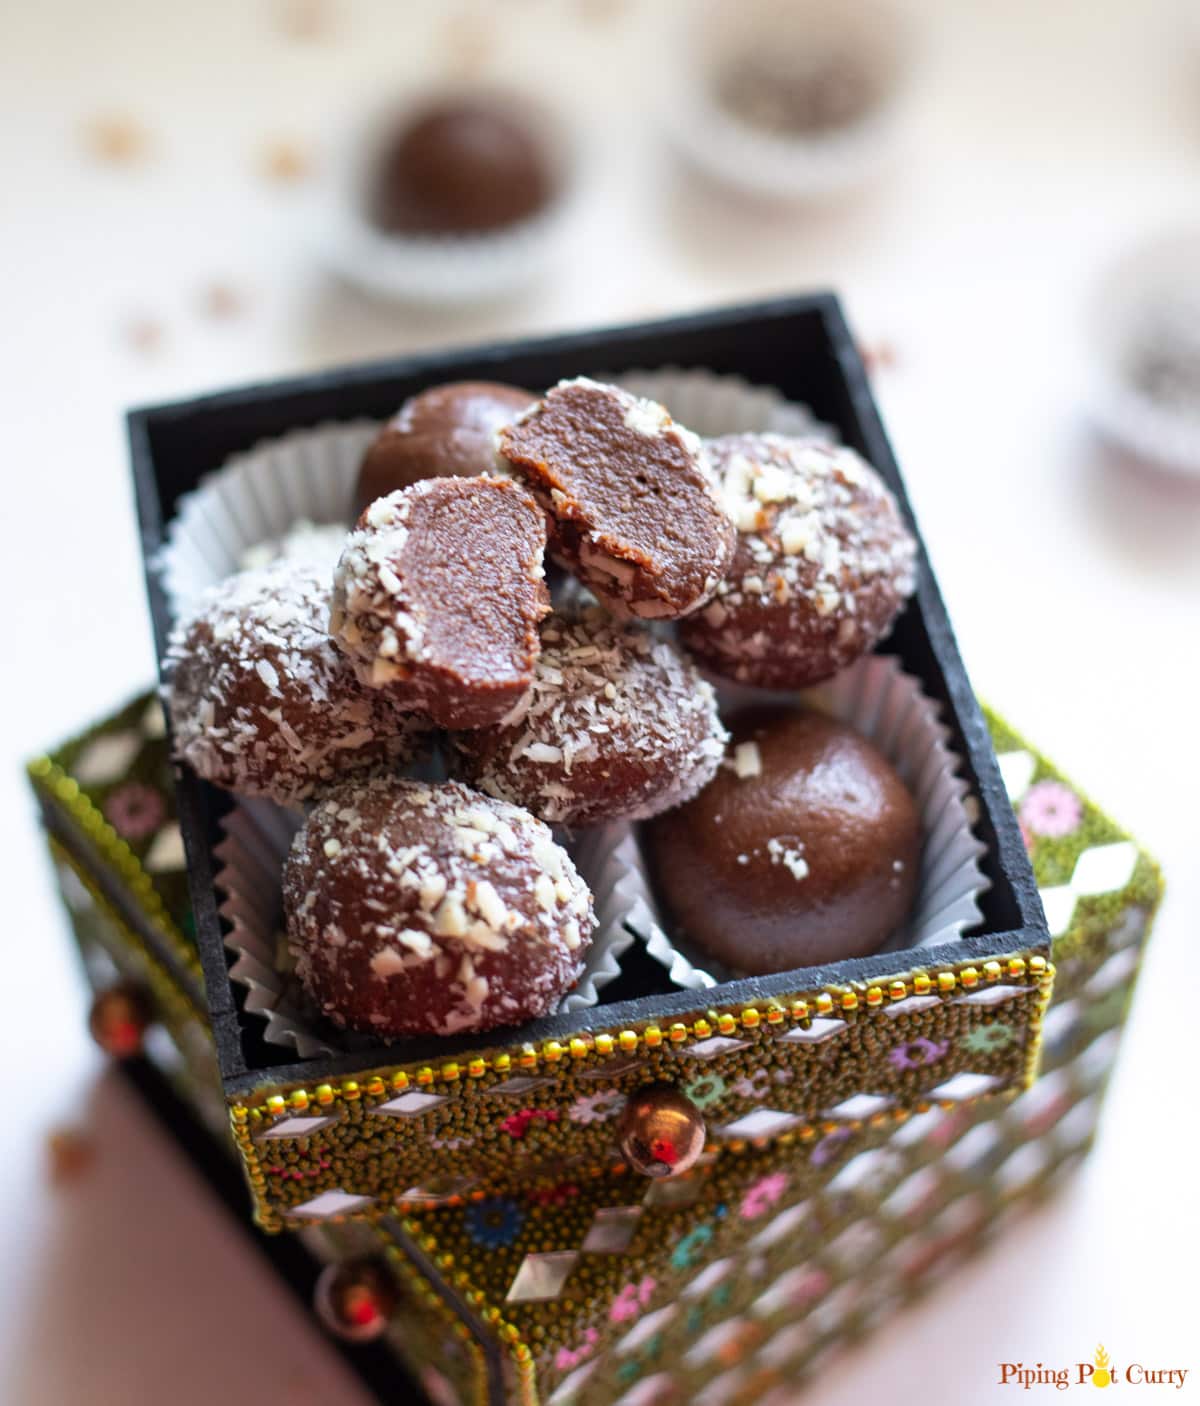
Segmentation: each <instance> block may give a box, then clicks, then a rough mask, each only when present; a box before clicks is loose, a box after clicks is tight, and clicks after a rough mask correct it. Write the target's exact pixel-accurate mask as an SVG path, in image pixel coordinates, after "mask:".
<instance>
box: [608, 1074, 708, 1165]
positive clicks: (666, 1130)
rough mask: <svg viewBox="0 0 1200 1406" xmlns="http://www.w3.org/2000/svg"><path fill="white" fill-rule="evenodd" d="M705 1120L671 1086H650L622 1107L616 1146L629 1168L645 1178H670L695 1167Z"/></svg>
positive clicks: (641, 1090)
mask: <svg viewBox="0 0 1200 1406" xmlns="http://www.w3.org/2000/svg"><path fill="white" fill-rule="evenodd" d="M704 1136H705V1128H704V1118H703V1116H702V1114H701V1113H700V1111H699V1109H697V1107H696V1106H695V1104H694V1103H692V1102H691V1100H690V1099H687V1098H685V1097H684V1095H683V1094H681V1093H680V1092H679V1090H678V1089H676V1088H675V1087H674V1086H673V1085H671V1084H650V1085H648V1086H647V1087H646V1088H644V1089H640V1090H639V1091H638V1092H637V1093H636V1094H634V1095H633V1097H632V1098H631V1099H630V1100H629V1102H628V1103H627V1104H626V1105H625V1111H624V1112H623V1113H622V1115H621V1122H620V1125H619V1127H618V1129H617V1143H618V1145H619V1146H620V1148H621V1152H622V1153H623V1154H624V1156H625V1158H626V1160H627V1161H628V1162H629V1164H630V1165H631V1166H632V1167H633V1168H634V1169H635V1170H636V1171H639V1172H641V1173H642V1175H643V1176H647V1177H670V1176H676V1175H678V1174H679V1173H680V1172H686V1171H688V1170H690V1169H691V1168H692V1167H694V1166H695V1165H696V1163H697V1161H698V1160H699V1158H700V1154H701V1153H702V1152H703V1151H704Z"/></svg>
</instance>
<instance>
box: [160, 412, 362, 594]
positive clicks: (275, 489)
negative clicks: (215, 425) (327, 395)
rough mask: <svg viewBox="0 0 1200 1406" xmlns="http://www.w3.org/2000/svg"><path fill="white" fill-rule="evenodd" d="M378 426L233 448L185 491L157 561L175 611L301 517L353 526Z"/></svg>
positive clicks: (335, 428) (298, 433)
mask: <svg viewBox="0 0 1200 1406" xmlns="http://www.w3.org/2000/svg"><path fill="white" fill-rule="evenodd" d="M378 432H379V424H378V422H376V421H374V420H354V421H352V422H350V423H348V424H342V425H321V426H318V427H317V428H316V429H311V430H295V431H293V432H292V433H291V434H287V435H283V436H281V437H280V438H279V439H273V440H268V441H266V442H264V443H263V444H259V445H256V446H255V448H253V449H250V450H247V451H246V452H245V453H244V454H235V455H233V456H232V457H231V458H230V459H228V460H227V461H226V463H225V464H224V465H223V466H222V467H221V468H219V469H217V470H216V472H215V473H211V474H209V475H208V476H207V477H206V478H204V479H203V480H202V481H201V482H200V484H199V485H198V486H197V487H196V488H195V489H193V490H192V492H191V493H187V494H184V496H183V497H182V498H181V499H180V500H179V507H178V511H177V512H176V514H175V516H174V517H173V518H172V519H171V521H170V522H169V523H168V524H167V532H166V541H165V542H164V544H163V547H162V549H161V550H160V552H159V553H158V555H157V557H156V559H155V561H154V562H153V568H154V570H155V571H156V572H157V573H158V577H159V580H160V581H161V583H162V587H163V590H164V592H165V593H166V596H167V603H168V606H169V608H170V611H171V614H172V616H174V617H176V618H178V617H179V616H180V615H184V614H186V613H187V611H188V610H189V609H190V607H191V606H192V604H193V603H194V602H195V600H196V599H197V597H198V596H199V595H200V594H201V593H202V592H203V591H204V590H205V589H206V588H207V587H209V586H215V585H216V583H217V582H218V581H223V580H224V579H225V577H226V576H229V575H231V574H232V573H233V572H235V571H237V570H239V569H240V567H241V564H242V562H243V560H244V559H245V558H246V556H247V554H248V553H251V552H252V551H253V549H254V548H256V547H258V546H260V545H261V544H262V543H264V542H270V541H275V540H277V539H279V538H282V537H284V536H285V535H286V534H287V532H288V531H289V529H291V528H292V527H294V526H295V525H296V523H298V522H300V521H307V522H311V523H315V524H318V525H319V524H325V523H339V522H340V523H345V524H347V526H348V524H349V520H350V516H351V513H352V510H353V503H354V482H355V479H356V478H357V476H358V468H359V465H360V463H361V462H362V457H363V454H364V452H365V451H366V448H367V445H369V444H370V443H371V441H372V439H374V437H375V435H376V434H378Z"/></svg>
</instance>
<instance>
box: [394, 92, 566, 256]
mask: <svg viewBox="0 0 1200 1406" xmlns="http://www.w3.org/2000/svg"><path fill="white" fill-rule="evenodd" d="M554 186H555V180H554V173H553V170H552V169H551V162H550V159H549V156H548V153H547V151H546V149H545V147H544V146H543V144H542V142H541V141H540V140H539V138H538V136H537V134H536V132H535V131H534V130H533V127H532V124H531V123H530V122H529V121H527V120H526V119H525V118H524V116H523V115H522V114H520V113H519V112H518V111H517V110H516V108H515V106H514V105H512V104H509V103H505V102H502V101H500V100H497V99H488V98H482V97H471V98H468V97H462V98H450V97H448V98H445V99H443V100H440V101H437V102H433V103H431V104H429V105H428V106H427V107H425V108H423V109H422V110H421V111H419V112H417V113H415V114H412V115H410V116H409V117H408V118H407V119H406V120H405V121H404V122H403V124H402V125H401V126H400V128H399V129H398V130H397V131H396V132H395V133H394V134H393V135H392V137H391V139H390V140H389V141H388V142H387V143H386V145H385V147H384V150H383V154H382V157H381V159H380V161H379V166H378V170H377V172H376V176H375V186H374V192H373V195H372V198H371V216H372V218H373V219H374V221H375V223H376V224H377V225H378V226H379V227H380V229H383V230H385V231H387V232H388V233H390V234H401V235H439V234H490V233H493V232H495V231H497V230H503V229H506V228H508V227H510V226H512V225H515V224H518V223H519V222H521V221H522V220H528V219H531V218H532V217H533V216H535V215H537V214H539V213H540V212H541V211H542V210H544V209H545V207H546V206H547V205H548V204H549V203H550V201H551V199H552V198H553V196H554Z"/></svg>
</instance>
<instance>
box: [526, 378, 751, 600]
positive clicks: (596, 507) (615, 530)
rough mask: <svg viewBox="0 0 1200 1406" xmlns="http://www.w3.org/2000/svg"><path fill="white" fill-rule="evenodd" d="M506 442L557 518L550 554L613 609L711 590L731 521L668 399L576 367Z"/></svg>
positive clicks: (730, 538) (729, 549) (699, 596)
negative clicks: (645, 396)
mask: <svg viewBox="0 0 1200 1406" xmlns="http://www.w3.org/2000/svg"><path fill="white" fill-rule="evenodd" d="M499 443H500V454H501V456H502V457H503V458H504V459H505V460H506V461H507V462H508V463H509V464H510V465H511V466H512V468H513V471H514V472H515V473H516V474H517V475H518V476H519V477H520V478H521V479H523V480H524V481H525V482H526V483H527V484H528V485H529V488H530V489H531V491H532V492H533V493H534V495H535V496H536V497H537V499H538V501H539V502H540V503H541V504H542V506H543V507H544V508H545V509H546V511H547V512H548V513H549V514H550V516H551V518H552V519H553V523H554V526H553V537H552V547H553V550H554V552H555V554H556V555H557V556H558V557H559V558H560V559H561V560H562V561H563V563H564V564H565V565H566V566H567V567H568V568H569V569H570V570H572V571H574V572H575V573H576V574H577V575H578V576H579V577H580V579H581V580H583V581H584V582H585V583H586V584H587V585H588V587H589V588H590V589H591V590H592V591H594V592H595V594H596V595H597V596H598V597H599V598H600V600H601V601H602V602H603V603H604V604H605V605H606V606H607V607H608V609H609V610H610V611H612V613H613V614H615V615H617V616H618V617H619V618H627V617H629V616H636V617H638V618H640V619H661V620H666V619H676V618H678V617H679V616H681V615H686V614H687V613H688V612H689V611H692V610H695V609H697V608H698V607H699V606H701V605H702V604H703V603H704V602H705V601H706V600H708V599H709V598H710V597H711V596H712V594H713V592H714V591H715V590H716V588H717V584H718V582H719V581H720V579H721V577H722V575H723V574H724V572H725V569H726V567H727V566H728V564H729V561H730V558H731V556H732V553H733V544H734V532H733V525H732V524H731V522H730V521H729V519H728V517H727V516H726V515H725V513H724V511H723V509H722V507H721V504H720V502H719V501H718V499H717V495H716V493H715V491H714V489H713V488H712V485H711V484H710V483H709V480H708V477H707V475H706V472H705V469H704V466H703V460H702V457H701V446H700V441H699V440H698V439H697V438H696V436H695V435H694V434H692V433H691V431H690V430H687V429H684V427H683V426H682V425H677V424H676V423H675V422H674V421H673V420H672V419H671V417H670V415H668V414H667V412H666V410H664V409H663V407H662V406H661V405H658V404H656V403H655V402H653V401H649V400H642V399H640V398H639V397H637V396H634V395H631V394H630V393H629V392H628V391H625V390H621V389H619V388H618V387H616V386H607V385H603V384H601V383H599V382H597V381H592V380H588V379H587V378H586V377H577V378H576V379H574V380H570V381H561V382H559V384H558V385H557V386H555V387H553V389H551V390H550V391H549V392H548V393H547V394H546V396H545V397H544V398H543V399H542V401H541V402H540V403H539V405H538V406H537V407H536V408H535V409H534V410H533V411H531V412H530V413H528V414H526V415H524V416H522V418H521V419H520V420H518V421H517V422H516V423H515V424H513V425H510V426H509V427H508V428H506V429H503V430H501V431H500V436H499Z"/></svg>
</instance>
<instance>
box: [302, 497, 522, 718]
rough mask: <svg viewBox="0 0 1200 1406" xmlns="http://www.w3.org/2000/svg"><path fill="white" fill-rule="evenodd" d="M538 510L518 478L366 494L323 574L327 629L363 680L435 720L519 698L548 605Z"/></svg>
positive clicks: (514, 703)
mask: <svg viewBox="0 0 1200 1406" xmlns="http://www.w3.org/2000/svg"><path fill="white" fill-rule="evenodd" d="M545 545H546V527H545V518H544V515H543V514H542V512H541V510H540V509H539V508H538V506H537V504H536V503H535V502H534V500H533V499H532V498H531V497H530V496H529V495H528V494H527V493H526V492H525V491H524V490H523V489H522V488H521V487H519V486H518V485H517V484H515V483H512V482H508V481H501V480H499V479H495V478H475V479H463V478H441V479H428V480H424V481H422V482H419V483H416V484H413V485H412V486H411V487H409V488H406V489H403V490H400V491H398V492H396V493H391V494H389V495H388V496H387V497H386V498H379V499H377V500H376V501H375V502H373V503H372V504H371V505H370V506H369V507H368V508H367V509H366V510H365V511H364V512H363V514H362V516H361V517H360V518H359V520H358V526H357V527H356V529H355V531H354V532H352V533H351V535H350V537H349V540H348V541H347V543H346V547H345V550H344V551H343V553H342V557H341V560H340V561H339V562H338V566H337V570H336V572H335V574H334V583H333V603H332V608H331V611H330V620H329V628H330V633H331V634H332V635H333V638H334V641H335V643H336V644H337V645H338V647H339V648H340V649H342V650H343V651H344V653H345V654H346V656H347V658H348V659H350V661H351V662H352V664H353V665H354V668H355V670H356V672H357V674H358V677H359V678H360V679H361V681H362V682H363V683H364V684H365V685H367V687H369V688H373V689H385V690H387V692H388V693H389V694H390V696H391V697H392V699H393V701H394V702H395V704H396V705H397V706H398V707H401V708H414V709H418V710H420V711H424V712H427V713H428V714H429V716H430V717H432V718H433V719H434V720H435V721H436V722H438V723H440V724H441V725H442V726H443V727H450V728H457V727H482V726H485V725H487V724H489V723H494V722H498V721H500V720H501V719H502V718H504V717H507V716H509V715H511V714H513V713H514V712H519V710H520V708H521V707H522V706H523V705H524V703H525V701H526V699H527V696H528V690H529V685H530V682H531V681H532V678H533V664H534V660H535V659H536V658H537V652H538V648H539V644H538V630H537V627H538V624H539V622H540V621H541V619H542V617H543V616H544V615H545V613H546V611H547V610H548V609H549V596H548V594H547V591H546V584H545V569H544V566H543V556H544V552H545Z"/></svg>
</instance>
